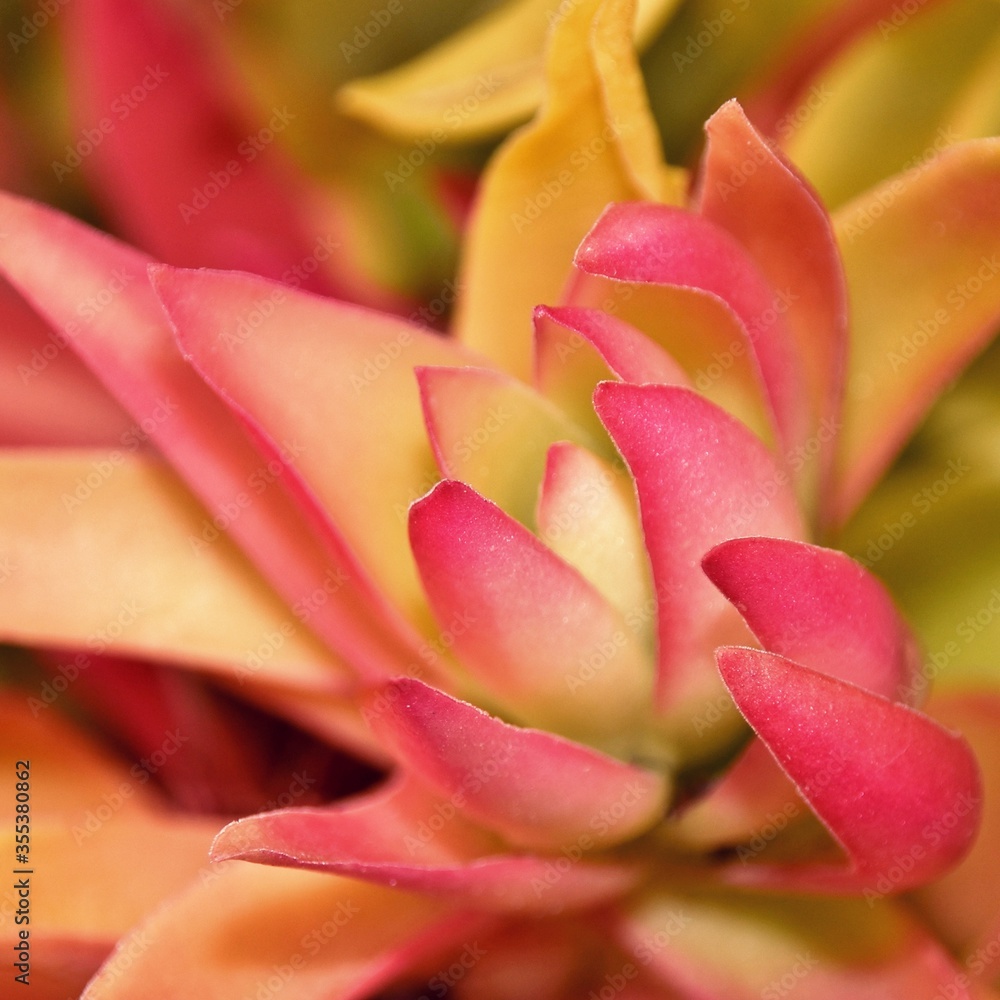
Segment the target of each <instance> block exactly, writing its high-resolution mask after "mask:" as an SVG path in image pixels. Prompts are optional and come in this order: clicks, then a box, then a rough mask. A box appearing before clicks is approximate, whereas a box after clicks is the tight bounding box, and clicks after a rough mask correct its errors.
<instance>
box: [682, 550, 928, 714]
mask: <svg viewBox="0 0 1000 1000" xmlns="http://www.w3.org/2000/svg"><path fill="white" fill-rule="evenodd" d="M702 566H703V567H704V569H705V572H706V573H707V574H708V578H709V579H710V580H711V581H712V582H713V583H714V584H715V585H716V586H717V587H718V588H719V589H720V590H721V591H722V593H723V594H725V595H726V597H727V598H728V599H729V600H730V601H732V602H733V604H734V605H735V606H736V608H737V610H738V611H739V612H740V614H741V615H742V616H743V619H744V621H746V623H747V624H748V625H749V626H750V628H751V630H752V631H753V633H754V635H755V636H757V638H758V639H759V640H760V642H761V644H762V645H763V646H764V648H765V649H768V650H770V651H771V652H774V653H780V654H781V655H782V656H786V657H788V659H790V660H795V661H796V662H797V663H802V664H804V665H805V666H807V667H810V668H811V669H813V670H818V671H820V672H821V673H824V674H828V675H829V676H831V677H837V678H839V679H840V680H843V681H847V682H849V683H851V684H857V685H858V686H859V687H863V688H865V690H867V691H873V692H874V693H875V694H880V695H882V696H883V697H885V698H890V699H892V700H898V701H906V702H910V703H912V701H913V687H912V684H911V682H912V680H913V678H914V677H915V676H916V675H917V673H918V672H919V671H920V668H921V665H922V660H923V658H922V655H921V652H920V648H919V646H918V645H917V641H916V639H915V638H914V637H913V634H912V633H911V632H910V629H909V628H908V626H907V625H906V622H904V621H903V619H902V617H901V616H900V614H899V612H898V611H897V610H896V607H895V605H894V604H893V603H892V598H891V597H890V596H889V593H888V591H886V589H885V587H884V586H883V585H882V584H881V583H880V582H879V581H878V580H877V579H876V578H875V577H874V576H872V575H871V574H870V573H868V572H867V571H866V570H865V569H864V567H863V566H861V565H859V564H858V563H856V562H855V561H854V560H853V559H850V558H848V557H847V556H846V555H844V554H843V553H842V552H837V551H835V550H833V549H824V548H820V547H819V546H816V545H807V544H805V543H804V542H795V541H788V540H785V539H779V538H735V539H733V540H732V541H729V542H723V543H722V545H719V546H717V547H716V548H714V549H713V550H712V551H711V552H710V553H709V554H708V555H707V556H706V557H705V559H704V560H703V561H702Z"/></svg>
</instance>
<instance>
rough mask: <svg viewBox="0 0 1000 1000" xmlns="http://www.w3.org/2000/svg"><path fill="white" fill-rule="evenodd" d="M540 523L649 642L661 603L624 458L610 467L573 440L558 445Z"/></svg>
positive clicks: (546, 537) (549, 541) (544, 534)
mask: <svg viewBox="0 0 1000 1000" xmlns="http://www.w3.org/2000/svg"><path fill="white" fill-rule="evenodd" d="M601 429H602V431H603V427H602V428H601ZM536 521H537V524H538V537H539V538H540V539H541V540H542V541H543V542H544V543H545V544H546V545H547V546H548V547H549V548H550V549H551V550H552V551H553V552H555V554H556V555H557V556H559V557H560V558H561V559H565V560H566V562H568V563H569V564H570V566H573V567H575V568H576V569H578V570H579V571H580V572H581V573H582V574H583V576H584V577H585V578H586V579H587V580H589V581H590V582H591V583H592V584H593V585H594V586H595V587H596V588H597V589H598V590H599V591H600V592H601V593H602V594H603V595H604V596H605V597H606V598H607V599H608V600H609V601H610V602H611V603H612V604H613V605H614V606H615V607H616V608H617V609H618V610H619V611H620V612H621V613H622V614H623V615H625V617H626V620H627V621H628V624H629V626H630V627H631V628H632V630H633V631H634V632H636V633H640V634H641V635H642V636H643V638H645V637H646V634H647V632H651V631H652V623H653V619H654V618H655V610H656V602H655V601H654V600H653V599H652V593H653V588H652V584H651V580H650V574H649V558H648V557H647V555H646V547H645V544H644V542H643V537H642V528H641V527H640V525H639V511H638V509H637V508H636V503H635V488H634V486H633V484H632V478H631V476H629V474H628V469H626V468H625V466H624V464H623V463H622V461H621V459H618V460H617V461H616V462H615V464H614V465H609V464H608V463H607V462H602V461H601V460H600V459H599V458H597V456H596V455H593V454H591V453H590V452H589V451H587V450H586V449H585V448H578V447H577V446H576V445H573V444H570V443H569V442H567V441H563V442H560V443H558V444H554V445H553V446H552V447H551V448H550V449H549V454H548V459H547V461H546V465H545V478H544V480H543V481H542V489H541V493H540V495H539V498H538V512H537V515H536Z"/></svg>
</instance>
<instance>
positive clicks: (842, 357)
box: [697, 101, 847, 503]
mask: <svg viewBox="0 0 1000 1000" xmlns="http://www.w3.org/2000/svg"><path fill="white" fill-rule="evenodd" d="M706 132H707V134H708V143H707V145H706V149H705V156H704V161H703V165H702V176H701V179H700V182H699V192H698V196H697V202H698V207H699V211H700V212H701V214H702V215H703V216H705V218H707V219H710V220H712V221H713V222H715V223H717V224H718V225H720V226H722V227H723V228H724V229H725V230H727V231H728V232H729V233H731V234H732V235H733V236H734V237H736V239H737V240H739V242H740V243H741V244H742V245H743V247H745V248H746V250H747V252H748V253H749V254H750V255H751V256H752V257H753V259H754V262H755V263H756V264H757V266H758V267H759V268H760V270H761V273H762V274H763V275H764V276H765V278H766V279H767V281H768V284H769V285H770V286H771V288H772V289H774V290H775V292H780V293H782V294H783V301H782V303H781V309H782V311H783V314H784V318H785V322H786V324H787V327H788V332H789V335H790V336H791V338H792V340H793V341H794V344H795V348H796V352H797V354H798V357H799V359H800V362H801V366H802V372H803V375H804V377H805V379H806V381H807V385H808V396H809V400H810V403H811V407H810V408H811V414H810V416H811V421H810V428H809V438H808V439H807V440H809V441H812V440H813V439H814V438H815V441H814V444H815V447H814V448H812V449H810V451H809V452H808V453H805V454H803V456H802V459H801V461H800V462H799V463H798V464H799V468H800V469H802V467H803V466H806V467H809V466H811V465H812V463H813V460H814V459H816V460H817V462H818V465H817V469H816V472H815V473H813V476H814V478H813V481H812V483H811V484H810V485H809V487H808V489H807V495H809V499H810V502H811V503H815V502H817V501H818V500H819V499H820V498H821V497H822V496H825V495H826V494H825V492H823V491H824V489H825V486H824V484H825V481H826V478H827V477H828V475H829V472H830V465H831V462H832V457H833V444H834V442H835V440H836V430H837V428H838V427H839V426H840V403H841V394H842V391H843V379H844V371H845V365H846V360H847V358H846V354H847V289H846V285H845V282H844V272H843V266H842V265H841V262H840V259H839V255H838V252H837V244H836V240H835V239H834V235H833V227H832V224H831V221H830V217H829V215H828V214H827V212H826V210H825V209H824V208H823V205H822V203H821V202H820V200H819V198H818V197H817V196H816V194H815V193H814V192H813V190H812V189H811V188H810V187H809V186H808V185H807V184H806V182H805V181H804V179H803V178H802V176H801V175H800V174H799V173H798V172H797V171H796V170H795V168H794V167H793V166H792V164H791V163H790V162H789V161H788V160H787V159H786V158H785V157H783V156H782V155H781V154H780V153H779V152H777V151H776V150H775V149H773V148H772V147H771V146H770V145H769V144H768V143H767V142H766V141H765V140H764V139H763V138H762V136H761V135H760V134H759V133H758V132H757V131H756V130H755V129H754V128H753V126H752V125H751V124H750V122H749V121H748V120H747V117H746V115H745V114H744V113H743V110H742V109H741V108H740V106H739V104H737V103H736V102H735V101H730V102H729V103H727V104H724V105H723V106H722V108H720V109H719V111H717V112H716V113H715V114H714V115H713V116H712V117H711V118H710V119H709V121H708V124H707V125H706ZM790 232H794V233H795V238H794V239H790V238H789V235H788V234H789V233H790ZM824 431H825V433H823V432H824ZM800 447H802V445H801V444H800ZM817 456H819V457H818V459H817ZM816 490H819V491H820V497H816V496H815V495H814V492H815V491H816Z"/></svg>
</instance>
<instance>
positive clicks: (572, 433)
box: [417, 367, 593, 527]
mask: <svg viewBox="0 0 1000 1000" xmlns="http://www.w3.org/2000/svg"><path fill="white" fill-rule="evenodd" d="M417 378H418V380H419V382H420V399H421V402H422V404H423V409H424V419H425V420H426V422H427V435H428V437H429V438H430V440H431V444H432V445H433V447H434V454H435V455H436V457H437V463H438V467H439V468H440V470H441V473H442V475H443V476H444V477H445V478H446V479H461V480H462V482H464V483H468V484H469V485H470V486H471V487H473V489H475V490H477V491H478V492H479V493H481V494H482V495H483V496H485V497H489V499H490V500H492V501H493V502H494V503H496V504H498V505H499V506H500V507H501V508H502V509H503V510H504V511H506V512H507V513H508V514H510V515H511V517H514V518H516V519H517V520H518V521H520V522H521V523H522V524H525V525H527V526H529V527H531V526H533V525H534V522H535V504H536V503H537V500H538V488H539V484H540V483H541V481H542V475H543V473H544V471H545V455H546V453H547V451H548V449H549V447H550V446H551V445H552V443H553V442H555V441H562V440H569V441H573V442H575V443H576V444H580V445H592V444H593V442H592V441H591V440H590V438H589V437H588V435H587V434H586V433H584V432H583V431H582V430H581V429H580V428H578V427H576V426H575V425H574V424H573V423H572V422H571V421H570V420H567V419H566V416H565V415H564V414H563V413H562V412H561V411H560V410H558V409H557V408H556V407H555V406H553V405H552V404H551V403H550V402H549V401H548V400H547V399H545V398H544V397H542V396H540V395H539V394H538V393H536V392H535V391H534V390H533V389H531V388H529V387H528V386H526V385H524V384H523V383H521V382H518V381H516V380H515V379H512V378H510V377H509V376H508V375H504V374H503V373H502V372H495V371H491V370H490V369H488V368H472V367H465V368H421V369H419V370H418V371H417Z"/></svg>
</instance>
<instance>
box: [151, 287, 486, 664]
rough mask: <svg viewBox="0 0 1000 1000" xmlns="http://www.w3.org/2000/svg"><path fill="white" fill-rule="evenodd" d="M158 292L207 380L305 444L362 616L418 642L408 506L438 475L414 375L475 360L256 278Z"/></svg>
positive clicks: (281, 436) (311, 488) (419, 616)
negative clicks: (423, 368)
mask: <svg viewBox="0 0 1000 1000" xmlns="http://www.w3.org/2000/svg"><path fill="white" fill-rule="evenodd" d="M155 282H156V287H157V289H158V291H159V293H160V296H161V298H162V300H163V302H164V305H165V307H166V308H167V311H168V313H169V314H170V317H171V319H172V320H173V322H174V324H175V326H176V329H177V335H178V338H179V340H180V343H181V346H182V348H183V350H184V351H185V353H186V354H187V356H188V357H189V358H190V359H191V360H192V362H193V363H194V364H195V366H196V367H197V369H198V370H199V371H200V372H201V374H202V375H203V377H204V378H205V379H206V381H207V382H208V383H209V384H210V385H211V386H212V387H213V388H214V389H215V390H216V391H217V392H218V393H220V394H221V395H222V396H223V398H224V399H225V400H227V401H229V402H230V403H231V405H232V406H234V407H235V408H236V409H237V411H238V412H240V413H243V414H245V415H246V416H247V418H248V419H250V420H251V421H252V422H253V424H254V425H255V426H256V427H257V428H258V432H259V433H260V434H261V435H263V436H265V437H266V438H267V439H268V440H269V441H271V442H272V443H273V444H274V445H275V446H280V444H281V442H286V441H298V442H301V443H302V453H301V454H300V455H299V456H297V458H296V461H295V468H294V469H292V470H290V471H289V472H288V473H287V475H288V476H289V478H290V480H292V481H295V482H298V483H300V489H299V490H298V493H297V499H298V500H299V502H300V503H301V504H302V505H303V506H304V507H306V509H313V510H315V511H316V513H317V516H320V515H324V516H326V517H328V518H329V522H328V528H329V530H330V532H331V533H332V534H333V536H334V537H335V538H336V539H337V540H338V548H339V550H340V552H341V558H342V560H343V562H344V565H345V568H346V571H347V574H348V578H349V580H350V581H351V582H353V583H354V584H355V589H354V590H351V591H350V593H348V590H349V588H342V589H343V591H344V592H345V594H347V596H349V597H351V598H352V600H353V602H354V603H353V604H352V605H349V607H350V608H357V614H358V616H359V617H360V618H361V620H362V622H368V621H370V620H371V618H372V617H373V616H372V613H371V612H372V609H374V610H375V612H376V613H377V616H378V619H379V620H380V622H381V630H382V631H390V635H392V634H394V635H395V636H396V637H397V642H400V641H406V642H408V643H411V644H414V645H415V639H414V637H413V634H412V631H413V625H414V624H415V625H417V626H418V627H419V626H426V625H427V622H426V620H425V619H426V607H425V605H424V601H423V597H422V595H421V593H420V589H419V583H418V581H417V577H416V571H415V568H414V566H413V563H412V561H411V560H410V559H409V558H407V557H406V555H405V553H406V549H407V545H406V507H407V505H408V504H409V503H410V502H411V501H412V500H414V499H416V498H417V497H418V496H420V495H421V494H423V493H424V492H426V490H427V488H428V487H429V486H431V485H433V483H434V482H436V481H437V479H438V476H437V475H436V474H435V471H434V461H433V457H432V455H431V451H430V447H429V445H428V444H427V440H426V437H425V434H424V430H423V426H422V421H421V412H420V399H419V394H418V389H417V383H416V379H415V378H414V374H413V368H414V366H415V365H425V364H431V365H448V364H455V363H464V362H466V361H468V360H469V358H468V356H467V355H466V354H465V353H464V352H463V351H461V349H460V348H458V347H457V346H456V345H454V344H452V343H450V342H449V341H446V340H444V339H443V338H441V337H437V336H435V335H433V334H431V333H429V332H427V331H425V330H423V329H420V328H418V327H416V326H414V325H412V324H409V323H406V322H404V321H402V320H400V319H397V318H395V317H392V316H388V315H383V314H380V313H375V312H371V311H369V310H366V309H362V308H360V307H357V306H350V305H345V304H343V303H339V302H336V301H334V300H331V299H321V298H317V297H314V296H311V295H307V294H305V293H303V292H298V291H295V290H293V289H288V288H283V287H281V286H279V285H275V284H273V283H271V282H268V281H265V280H263V279H261V278H256V277H252V276H250V275H240V274H232V273H222V272H213V271H173V270H169V269H164V270H161V271H158V272H157V273H156V275H155ZM319 362H321V363H319ZM401 553H402V555H401ZM385 595H388V598H389V600H387V599H386V596H385ZM389 601H391V602H392V603H391V604H390V603H389ZM400 612H402V613H403V614H404V615H405V616H406V621H404V620H403V619H402V618H401V617H400ZM345 615H346V617H347V618H348V619H349V618H350V617H351V614H347V613H346V612H345ZM407 622H409V624H407ZM369 627H370V626H369ZM397 655H398V654H397ZM389 662H391V661H389ZM397 662H398V661H397Z"/></svg>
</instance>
